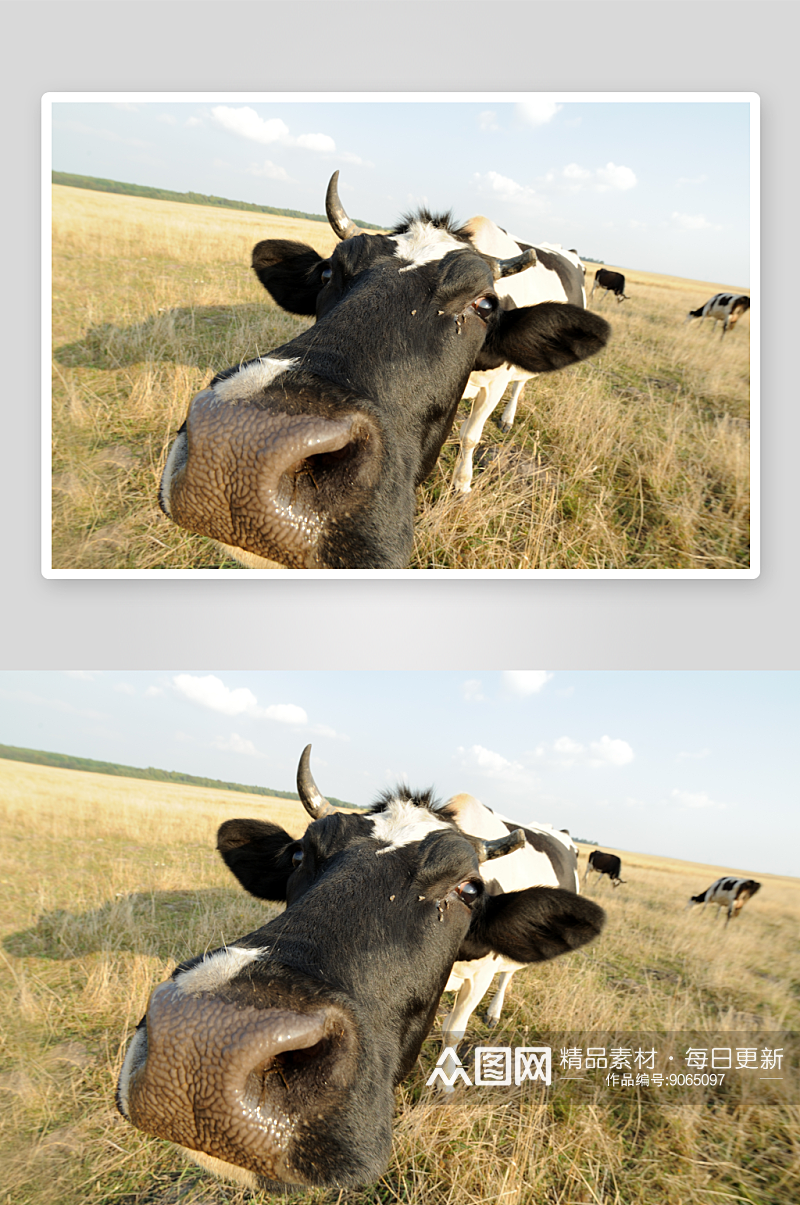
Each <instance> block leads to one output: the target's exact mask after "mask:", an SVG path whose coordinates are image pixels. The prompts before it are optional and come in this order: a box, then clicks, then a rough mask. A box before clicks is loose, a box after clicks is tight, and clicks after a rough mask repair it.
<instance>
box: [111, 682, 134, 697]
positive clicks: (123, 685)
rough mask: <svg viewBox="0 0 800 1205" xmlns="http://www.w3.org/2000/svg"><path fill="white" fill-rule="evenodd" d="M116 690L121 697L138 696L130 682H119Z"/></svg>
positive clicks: (115, 687)
mask: <svg viewBox="0 0 800 1205" xmlns="http://www.w3.org/2000/svg"><path fill="white" fill-rule="evenodd" d="M114 690H115V691H116V692H117V694H120V695H135V694H136V690H135V688H134V687H133V686H131V684H130V682H117V683H116V684H115V686H114Z"/></svg>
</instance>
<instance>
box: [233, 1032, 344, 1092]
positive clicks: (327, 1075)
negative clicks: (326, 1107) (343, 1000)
mask: <svg viewBox="0 0 800 1205" xmlns="http://www.w3.org/2000/svg"><path fill="white" fill-rule="evenodd" d="M341 1036H342V1035H336V1034H334V1035H332V1036H331V1037H324V1038H321V1039H320V1040H319V1041H318V1042H315V1043H314V1045H313V1046H305V1047H302V1048H299V1049H297V1050H282V1051H280V1052H279V1053H278V1054H275V1055H273V1056H272V1057H271V1058H269V1059H267V1060H266V1061H264V1062H262V1063H259V1065H258V1066H256V1067H254V1068H253V1070H252V1071H251V1072H250V1074H249V1075H248V1076H247V1079H246V1081H245V1085H244V1091H243V1097H244V1102H245V1104H246V1105H248V1106H249V1107H250V1108H255V1109H258V1108H264V1107H265V1106H266V1105H268V1103H269V1102H272V1103H274V1104H278V1103H279V1102H282V1107H283V1108H286V1107H287V1106H288V1107H291V1105H292V1103H295V1104H299V1103H300V1100H301V1099H302V1098H303V1097H305V1096H307V1095H308V1094H309V1092H317V1091H319V1090H321V1089H322V1088H323V1087H325V1086H326V1085H329V1084H333V1083H335V1082H336V1081H337V1080H339V1079H340V1078H341V1072H340V1071H339V1070H338V1064H339V1054H340V1047H341Z"/></svg>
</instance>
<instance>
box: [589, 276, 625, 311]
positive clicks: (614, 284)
mask: <svg viewBox="0 0 800 1205" xmlns="http://www.w3.org/2000/svg"><path fill="white" fill-rule="evenodd" d="M598 287H599V288H601V289H605V290H606V291H607V292H608V293H613V294H614V296H615V297H616V299H617V302H618V303H619V302H620V301H630V298H629V297H628V296H627V295H626V293H625V277H624V276H623V275H622V273H621V272H611V271H610V270H609V269H608V268H598V269H597V271H596V272H595V274H594V284H593V285H592V292H591V295H590V297H589V300H590V301H591V299H592V297H594V291H595V289H596V288H598ZM600 300H601V301H602V298H601V299H600Z"/></svg>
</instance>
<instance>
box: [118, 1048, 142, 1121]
mask: <svg viewBox="0 0 800 1205" xmlns="http://www.w3.org/2000/svg"><path fill="white" fill-rule="evenodd" d="M146 1059H147V1030H146V1029H145V1027H144V1025H143V1026H142V1028H141V1029H137V1030H136V1033H135V1034H134V1035H133V1038H132V1039H131V1044H130V1046H129V1047H128V1052H127V1054H126V1055H125V1062H124V1063H123V1064H122V1070H121V1071H120V1073H119V1084H118V1086H117V1099H118V1101H119V1107H120V1109H121V1110H122V1112H123V1114H124V1116H125V1117H127V1118H130V1111H129V1109H128V1097H129V1095H130V1084H131V1076H132V1075H133V1073H134V1072H135V1071H136V1070H138V1068H139V1067H141V1066H142V1065H143V1064H144V1062H145V1061H146Z"/></svg>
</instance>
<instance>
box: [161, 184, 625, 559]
mask: <svg viewBox="0 0 800 1205" xmlns="http://www.w3.org/2000/svg"><path fill="white" fill-rule="evenodd" d="M337 176H338V172H337V173H334V176H333V177H332V179H331V182H330V185H329V187H328V196H327V199H326V207H327V212H328V217H329V220H330V221H331V224H332V225H333V227H334V229H335V231H336V233H337V234H338V236H339V238H340V239H341V242H340V243H339V244H338V246H337V247H336V248H335V250H334V252H333V254H332V255H331V256H329V257H328V258H327V259H323V257H322V256H321V255H318V254H317V252H316V251H314V250H313V248H311V247H309V246H306V245H305V244H302V243H296V242H290V241H288V240H286V239H268V240H265V241H264V242H260V243H258V245H257V246H256V247H255V250H254V251H253V267H254V269H255V272H256V274H257V276H258V278H259V280H260V281H261V283H262V284H263V285H264V287H265V288H266V289H267V290H268V291H269V292H270V293H271V294H272V296H273V298H274V299H275V301H277V303H278V304H279V305H281V306H283V308H284V309H287V310H289V311H291V312H292V313H295V314H307V315H316V318H317V321H316V325H314V326H313V327H311V328H310V329H309V330H306V331H304V332H303V333H302V334H300V335H298V336H297V338H295V339H292V340H291V341H290V342H289V343H285V344H283V345H282V346H281V347H278V348H277V349H276V350H274V351H272V352H270V354H269V355H266V356H262V357H260V358H259V359H257V360H250V361H248V362H247V363H244V364H239V365H236V366H235V367H232V368H227V369H225V370H224V371H223V372H220V373H218V374H217V375H216V376H215V377H214V379H213V380H212V381H211V383H210V385H209V386H208V387H207V388H205V389H203V390H202V391H201V392H200V393H198V394H197V395H196V397H195V398H194V399H193V401H192V403H191V405H190V407H189V413H188V415H187V418H186V421H185V423H184V424H183V426H182V427H181V429H180V431H179V432H178V435H177V437H176V439H175V441H174V443H173V445H172V448H171V449H170V452H169V456H168V458H167V463H166V466H165V468H164V473H163V476H162V480H161V490H160V500H161V506H162V508H163V510H164V511H165V513H166V514H167V515H168V516H169V517H170V518H172V519H173V520H174V521H175V522H176V523H177V524H178V525H179V526H181V527H185V528H188V529H189V530H190V531H194V532H198V533H199V534H201V535H207V536H210V537H212V538H213V539H215V540H217V541H218V542H219V543H220V544H222V545H223V546H224V547H225V548H226V550H227V551H228V552H230V553H231V554H232V555H234V556H235V557H237V558H238V559H239V560H240V561H242V562H243V563H245V564H247V565H249V566H251V567H256V566H267V567H273V568H274V567H275V563H276V562H277V563H279V564H280V565H285V566H288V567H289V568H293V569H312V568H328V569H347V568H355V569H359V568H360V569H381V568H386V569H388V568H402V567H403V566H404V565H406V564H407V562H408V558H409V556H410V553H411V548H412V542H413V520H414V506H415V498H414V491H415V489H416V487H417V486H418V485H419V484H420V482H422V481H424V479H425V478H426V477H427V476H428V474H429V473H430V472H431V470H432V469H433V466H434V464H435V463H436V458H437V456H438V455H439V451H440V449H441V447H442V444H443V443H444V440H445V439H446V437H447V435H448V433H449V431H450V428H451V426H452V424H453V419H454V418H455V414H456V411H457V408H458V403H459V401H460V399H461V395H462V394H463V392H464V389H465V387H466V385H467V380H468V378H469V375H470V373H471V372H473V371H486V370H488V369H494V368H499V367H501V366H502V365H504V364H506V363H512V364H515V365H516V366H517V367H518V368H520V369H523V370H524V371H525V372H528V373H539V372H551V371H554V370H556V369H558V368H563V367H565V366H566V365H567V364H572V363H575V362H576V361H577V360H582V359H585V357H587V356H590V355H594V353H595V352H597V351H599V350H600V349H601V348H602V347H603V346H604V345H605V343H606V341H607V340H608V336H609V327H608V324H607V323H606V322H604V321H603V319H602V318H600V317H599V316H598V315H596V314H590V313H588V312H587V311H586V310H584V309H583V308H582V307H579V306H576V305H568V304H563V305H562V304H555V303H553V302H545V303H543V304H541V305H527V304H526V305H524V306H521V307H519V308H516V309H510V310H509V309H505V308H504V307H503V305H502V301H501V298H500V297H499V296H498V292H497V287H498V282H502V281H503V280H505V278H506V277H508V276H509V275H513V274H514V273H516V272H521V271H523V270H524V269H525V268H527V267H528V266H529V265H530V264H532V263H533V262H534V261H535V258H536V253H535V252H534V251H533V250H532V249H529V250H526V251H523V252H520V250H519V248H518V247H517V245H516V244H513V240H510V241H511V242H512V244H513V253H512V254H511V256H510V257H508V258H498V257H496V256H494V255H493V254H491V253H489V252H484V251H482V250H481V249H480V248H478V247H476V245H475V243H474V241H473V237H472V231H471V228H470V226H469V224H467V226H464V227H457V226H455V225H454V224H453V222H452V220H451V218H450V217H449V216H448V215H444V216H439V217H435V216H432V215H431V214H430V213H428V212H427V211H421V212H419V213H417V214H415V215H413V216H411V217H409V218H407V219H406V220H405V221H404V222H403V223H402V224H401V225H399V226H398V227H397V228H396V229H395V230H394V231H392V232H390V233H388V234H365V233H363V232H362V231H360V230H359V229H358V228H357V227H356V226H355V225H353V223H352V222H351V221H350V219H349V218H348V217H347V214H346V213H345V212H344V210H343V209H342V206H341V203H340V201H339V198H338V193H337V191H336V182H337ZM500 288H501V289H502V288H503V286H502V284H501V285H500Z"/></svg>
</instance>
